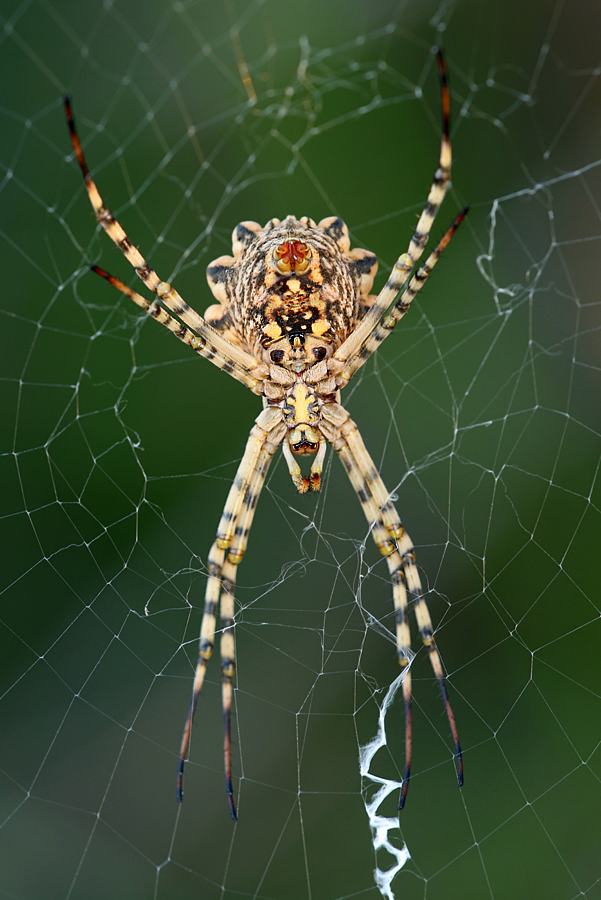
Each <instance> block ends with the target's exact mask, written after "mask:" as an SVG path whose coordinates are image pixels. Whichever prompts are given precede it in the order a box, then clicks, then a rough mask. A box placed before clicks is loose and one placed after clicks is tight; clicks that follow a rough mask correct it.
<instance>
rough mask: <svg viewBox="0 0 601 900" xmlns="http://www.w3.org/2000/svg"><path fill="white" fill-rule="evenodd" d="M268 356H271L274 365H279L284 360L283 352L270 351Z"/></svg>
mask: <svg viewBox="0 0 601 900" xmlns="http://www.w3.org/2000/svg"><path fill="white" fill-rule="evenodd" d="M269 355H270V356H271V360H272V362H274V363H279V362H281V361H282V360H283V359H284V351H283V350H272V351H271V353H270V354H269Z"/></svg>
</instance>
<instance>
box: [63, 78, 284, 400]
mask: <svg viewBox="0 0 601 900" xmlns="http://www.w3.org/2000/svg"><path fill="white" fill-rule="evenodd" d="M64 105H65V115H66V118H67V125H68V127H69V134H70V136H71V143H72V145H73V150H74V151H75V156H76V158H77V162H78V163H79V167H80V169H81V173H82V175H83V178H84V182H85V186H86V191H87V193H88V198H89V200H90V203H91V205H92V209H93V210H94V214H95V216H96V219H97V220H98V222H99V223H100V225H101V226H102V228H103V229H104V231H105V232H106V233H107V235H108V236H109V238H110V239H111V240H112V241H113V243H114V244H116V246H117V247H118V248H119V250H121V252H122V253H123V255H124V256H125V258H126V259H127V261H128V263H129V264H130V265H131V266H132V267H133V268H134V269H135V271H136V274H137V275H138V277H139V278H140V279H141V280H142V281H143V282H144V284H145V285H146V287H147V288H148V289H149V290H150V291H152V293H153V294H154V295H155V296H156V297H157V298H158V300H159V301H160V303H162V304H163V306H165V307H167V309H169V310H170V311H171V312H172V313H173V315H174V316H176V317H177V318H178V319H181V320H182V322H183V323H184V324H185V325H187V326H188V328H189V329H191V330H192V331H193V332H194V333H195V334H196V335H197V341H198V348H194V349H197V352H198V353H200V355H201V356H204V357H205V358H206V359H208V360H210V362H212V363H213V364H214V365H216V366H218V368H220V369H223V370H224V371H225V372H227V373H228V374H229V375H232V376H233V377H234V378H236V379H237V380H238V381H241V382H242V383H243V384H245V385H246V386H247V387H249V388H250V389H251V390H252V391H254V392H255V393H257V394H261V393H262V382H263V381H264V380H265V378H267V376H268V369H267V367H266V366H265V365H263V364H262V363H261V362H259V360H257V359H255V358H254V357H253V356H251V354H250V353H247V352H246V351H245V350H243V349H242V348H241V347H236V346H235V345H234V344H232V343H231V342H230V341H228V340H226V338H224V337H223V336H222V335H220V334H219V333H218V332H217V331H215V329H214V328H211V326H210V325H209V324H208V323H207V322H205V320H204V319H203V317H202V316H201V315H199V314H198V313H197V312H196V311H195V310H193V309H192V308H191V307H189V306H188V304H187V303H186V302H185V300H184V299H183V298H182V297H180V295H179V294H178V292H177V291H176V290H175V288H173V287H172V286H171V285H170V284H168V283H167V282H165V281H161V280H160V278H159V276H158V275H157V273H156V272H155V271H154V269H152V268H151V267H150V265H149V264H148V262H147V261H146V260H145V259H144V257H143V256H142V254H141V253H140V251H139V250H138V249H137V247H134V245H133V244H132V243H131V241H130V239H129V238H128V236H127V234H126V233H125V231H124V230H123V228H122V227H121V225H120V224H119V222H118V221H117V220H116V219H115V217H114V216H113V214H112V212H111V211H110V210H109V209H107V207H106V206H105V205H104V201H103V199H102V197H101V196H100V193H99V191H98V188H97V187H96V184H95V183H94V181H93V179H92V177H91V175H90V172H89V169H88V166H87V163H86V160H85V157H84V154H83V150H82V147H81V142H80V140H79V136H78V134H77V130H76V128H75V122H74V119H73V112H72V109H71V101H70V98H69V97H68V96H67V95H65V98H64ZM98 274H102V276H103V277H104V278H107V280H108V281H109V282H110V283H111V284H113V285H114V286H115V287H117V288H118V290H120V291H121V292H122V293H124V294H126V296H128V297H130V299H132V300H134V302H135V303H137V304H138V305H139V306H142V308H144V309H146V312H148V313H149V314H150V315H153V312H152V310H153V309H159V308H161V307H159V305H158V304H157V302H156V301H155V303H154V304H148V305H147V306H145V305H144V302H142V303H140V302H139V300H138V299H136V298H137V297H139V294H135V292H133V294H134V295H135V296H134V295H132V293H130V292H129V289H126V290H123V288H122V284H123V283H122V282H119V281H118V280H117V279H113V278H112V276H110V277H109V276H107V274H106V273H104V272H103V271H102V270H100V271H99V273H98ZM140 299H141V300H143V298H140ZM154 317H155V318H159V317H158V316H157V315H156V314H154ZM159 321H161V319H160V318H159ZM163 324H166V322H165V321H163ZM168 327H169V326H168ZM170 330H171V331H174V329H173V328H170ZM187 343H188V342H187Z"/></svg>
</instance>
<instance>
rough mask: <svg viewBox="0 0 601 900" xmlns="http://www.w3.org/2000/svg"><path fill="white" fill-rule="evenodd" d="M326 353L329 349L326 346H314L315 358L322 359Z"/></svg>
mask: <svg viewBox="0 0 601 900" xmlns="http://www.w3.org/2000/svg"><path fill="white" fill-rule="evenodd" d="M326 353H327V350H326V348H325V347H313V356H314V357H315V359H318V360H320V361H321V360H322V359H324V357H325V355H326Z"/></svg>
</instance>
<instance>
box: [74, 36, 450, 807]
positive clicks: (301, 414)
mask: <svg viewBox="0 0 601 900" xmlns="http://www.w3.org/2000/svg"><path fill="white" fill-rule="evenodd" d="M437 60H438V70H439V74H440V84H441V100H442V140H441V148H440V161H439V166H438V168H437V170H436V172H435V175H434V180H433V182H432V185H431V187H430V191H429V194H428V198H427V201H426V204H425V207H424V209H423V211H422V213H421V216H420V218H419V221H418V223H417V227H416V230H415V232H414V234H413V236H412V238H411V240H410V243H409V247H408V249H407V251H406V252H405V253H403V254H402V255H401V256H399V258H398V260H397V262H396V263H395V265H394V268H393V269H392V272H391V273H390V276H389V278H388V280H387V281H386V284H385V285H384V287H383V288H382V290H381V291H380V293H379V294H378V295H377V296H374V295H372V294H370V290H371V288H372V285H373V280H374V276H375V274H376V269H377V265H378V264H377V260H376V257H375V256H374V255H373V253H370V252H368V251H367V250H359V249H351V247H350V241H349V236H348V230H347V228H346V225H345V224H344V222H342V220H341V219H339V218H338V217H335V216H333V217H330V218H326V219H322V220H321V221H320V222H318V223H317V224H316V223H315V222H314V221H313V220H312V219H310V218H308V217H303V218H300V219H297V218H295V217H294V216H287V217H286V218H285V219H283V220H282V221H280V220H279V219H271V220H270V221H269V222H268V223H267V224H266V225H265V227H261V226H260V225H259V224H257V222H242V223H241V224H239V225H237V226H236V228H235V229H234V233H233V256H222V257H220V258H219V259H217V260H215V261H214V262H212V263H211V264H210V265H209V267H208V269H207V278H208V282H209V286H210V288H211V291H212V292H213V295H214V298H215V300H216V301H217V302H216V303H214V304H213V305H212V306H210V307H209V308H208V309H207V311H206V313H205V316H204V318H203V317H202V316H200V315H199V314H198V313H197V312H195V311H194V310H193V309H191V308H190V307H189V306H188V305H187V304H186V303H185V301H184V300H183V299H182V298H181V297H180V295H179V294H178V293H177V291H176V290H175V288H173V287H172V286H171V285H170V284H168V283H166V282H164V281H161V280H160V278H159V277H158V275H157V274H156V272H155V271H154V270H153V269H152V268H151V267H150V265H149V264H148V263H147V262H146V260H145V259H144V257H143V256H142V255H141V254H140V252H139V251H138V250H137V249H136V247H134V246H133V244H132V243H131V241H130V240H129V238H128V237H127V235H126V233H125V231H124V230H123V228H122V227H121V225H120V224H119V223H118V222H117V221H116V219H115V218H114V216H113V215H112V213H111V212H110V211H109V210H108V209H107V208H106V206H105V205H104V202H103V200H102V197H101V196H100V194H99V192H98V189H97V187H96V185H95V184H94V181H93V180H92V178H91V177H90V173H89V171H88V167H87V165H86V161H85V158H84V155H83V151H82V149H81V144H80V141H79V138H78V135H77V132H76V129H75V124H74V121H73V114H72V111H71V104H70V100H69V98H68V97H65V100H64V103H65V112H66V117H67V122H68V126H69V131H70V134H71V141H72V144H73V149H74V151H75V156H76V158H77V161H78V162H79V166H80V168H81V171H82V173H83V176H84V179H85V185H86V190H87V193H88V197H89V199H90V203H91V204H92V207H93V209H94V213H95V214H96V218H97V220H98V222H99V223H100V225H101V226H102V228H103V229H104V230H105V232H106V233H107V235H108V236H109V238H111V240H112V241H114V243H115V244H116V245H117V247H119V249H120V250H121V251H122V253H123V255H124V256H125V258H126V259H127V261H128V262H129V263H130V264H131V265H132V266H133V267H134V269H135V271H136V273H137V274H138V276H139V277H140V279H141V280H142V282H143V283H144V285H145V286H146V287H147V288H148V289H149V291H150V292H151V293H152V294H153V295H154V296H153V299H152V300H147V299H146V298H145V297H143V296H141V295H140V294H138V293H137V292H136V291H134V290H132V289H131V288H130V287H128V286H127V285H126V284H124V283H123V282H121V281H120V280H119V279H117V278H115V277H114V276H112V275H109V274H108V273H107V272H105V271H103V270H102V269H100V268H98V267H97V266H92V269H93V270H94V271H95V272H96V273H97V274H99V275H101V276H102V277H104V278H105V279H106V280H107V281H108V282H110V284H112V285H113V286H114V287H115V288H117V289H118V290H119V291H121V293H123V294H125V295H126V296H127V297H129V298H130V299H131V300H133V301H134V303H136V304H138V306H140V307H141V308H142V309H144V310H145V311H146V312H147V313H148V315H149V316H151V317H152V318H154V319H156V320H157V321H158V322H160V323H161V324H163V325H165V326H166V327H167V328H168V329H169V330H170V331H172V332H173V334H175V335H176V337H178V338H179V339H180V340H181V341H183V342H184V343H185V344H187V345H188V346H189V347H191V348H192V349H193V350H195V351H196V353H198V354H199V355H200V356H202V357H205V358H206V359H209V360H210V361H211V362H212V363H214V365H216V366H218V367H219V368H220V369H222V370H223V371H224V372H227V373H228V374H229V375H231V376H232V377H233V378H236V379H237V380H238V381H240V382H242V384H244V385H246V387H248V388H250V390H251V391H253V393H255V394H258V395H260V396H261V397H262V400H263V410H262V412H261V413H260V414H259V415H258V416H257V418H256V420H255V424H254V426H253V428H252V429H251V432H250V436H249V438H248V443H247V445H246V449H245V451H244V456H243V457H242V461H241V463H240V466H239V468H238V471H237V473H236V477H235V479H234V482H233V484H232V486H231V488H230V492H229V494H228V497H227V501H226V504H225V508H224V510H223V514H222V516H221V521H220V522H219V528H218V530H217V537H216V539H215V542H214V544H213V546H212V547H211V549H210V552H209V557H208V581H207V587H206V598H205V605H204V613H203V618H202V625H201V635H200V645H199V652H198V663H197V666H196V672H195V677H194V685H193V689H192V699H191V703H190V708H189V711H188V716H187V719H186V722H185V725H184V732H183V737H182V742H181V749H180V754H179V767H178V783H177V794H178V798H179V799H180V800H181V799H182V779H183V770H184V761H185V758H186V756H187V752H188V744H189V740H190V731H191V728H192V720H193V718H194V712H195V709H196V705H197V702H198V697H199V694H200V691H201V689H202V685H203V681H204V677H205V672H206V668H207V663H208V661H209V658H210V656H211V653H212V651H213V645H214V642H215V634H216V630H217V614H218V613H219V616H220V626H219V634H220V644H221V673H222V699H223V718H224V765H225V777H226V789H227V797H228V803H229V809H230V813H231V816H232V818H233V819H234V820H235V819H236V817H237V815H236V807H235V803H234V792H233V786H232V774H231V742H230V712H231V704H232V683H233V678H234V671H235V647H234V585H235V581H236V573H237V569H238V566H239V564H240V562H241V561H242V557H243V556H244V551H245V550H246V544H247V540H248V533H249V530H250V527H251V523H252V519H253V515H254V511H255V507H256V504H257V500H258V499H259V494H260V492H261V488H262V486H263V483H264V480H265V477H266V474H267V469H268V467H269V464H270V462H271V460H272V458H273V455H274V453H275V451H276V450H277V448H278V447H280V446H281V447H282V451H283V454H284V458H285V460H286V464H287V466H288V470H289V472H290V476H291V478H292V481H293V483H294V485H295V487H296V488H297V490H298V491H299V492H300V493H305V492H310V491H318V490H319V488H320V479H321V471H322V465H323V460H324V455H325V452H326V447H327V444H328V443H330V444H331V445H332V447H333V448H334V450H335V451H336V453H337V454H338V456H339V457H340V460H341V462H342V465H343V466H344V468H345V470H346V473H347V475H348V477H349V480H350V482H351V484H352V486H353V488H354V490H355V492H356V494H357V497H358V498H359V502H360V503H361V506H362V508H363V512H364V513H365V517H366V519H367V522H368V523H369V528H370V530H371V534H372V536H373V539H374V541H375V543H376V545H377V547H378V549H379V550H380V552H381V553H382V554H383V556H384V557H385V558H386V562H387V565H388V570H389V573H390V580H391V582H392V595H393V601H394V609H395V618H396V644H397V654H398V660H399V663H400V665H401V666H402V667H403V668H404V669H405V678H404V680H403V696H404V708H405V767H404V773H403V783H402V788H401V795H400V800H399V809H400V808H402V806H403V804H404V802H405V798H406V795H407V788H408V786H409V777H410V772H411V675H410V667H409V663H410V659H411V655H412V654H411V650H410V642H411V638H410V632H409V621H408V609H409V606H410V605H411V606H412V607H413V611H414V613H415V618H416V620H417V626H418V628H419V632H420V636H421V639H422V641H423V643H424V645H425V646H426V648H427V650H428V653H429V657H430V662H431V664H432V669H433V671H434V674H435V676H436V679H437V681H438V684H439V686H440V691H441V694H442V698H443V702H444V705H445V709H446V714H447V718H448V721H449V725H450V729H451V735H452V739H453V744H454V755H455V760H456V765H457V777H458V782H459V785H461V784H462V783H463V764H462V757H461V748H460V745H459V738H458V735H457V728H456V726H455V718H454V715H453V711H452V709H451V704H450V702H449V697H448V693H447V688H446V682H445V676H444V673H443V669H442V664H441V660H440V656H439V653H438V649H437V647H436V642H435V640H434V632H433V628H432V622H431V619H430V614H429V612H428V607H427V605H426V600H425V597H424V594H423V590H422V586H421V582H420V577H419V573H418V570H417V568H416V565H415V560H414V550H413V544H412V542H411V540H410V538H409V535H408V534H407V532H406V531H405V529H404V528H403V525H402V524H401V520H400V518H399V515H398V513H397V511H396V509H395V506H394V504H393V502H392V500H391V497H390V494H389V493H388V491H387V490H386V488H385V486H384V483H383V481H382V479H381V478H380V475H379V474H378V471H377V469H376V467H375V465H374V463H373V461H372V459H371V457H370V455H369V453H368V452H367V450H366V448H365V445H364V443H363V440H362V438H361V435H360V434H359V431H358V429H357V426H356V425H355V423H354V422H353V420H352V419H351V417H350V416H349V414H348V412H347V411H346V410H345V409H344V407H343V406H341V404H340V390H341V388H343V387H344V386H345V385H346V384H347V383H348V381H349V379H350V378H351V377H352V376H353V375H354V374H355V372H357V370H358V369H359V368H360V367H361V366H362V365H363V364H364V363H365V362H366V360H367V359H368V358H369V357H370V356H371V354H372V353H373V352H374V351H375V350H376V349H377V348H378V347H379V345H380V344H381V343H382V341H383V340H384V338H386V337H387V335H389V334H390V333H391V331H392V330H393V328H394V327H395V325H396V324H397V323H398V321H399V320H400V319H401V318H402V317H403V316H404V315H405V313H406V312H407V310H408V308H409V306H410V304H411V302H412V300H413V298H414V297H415V295H416V294H417V292H418V291H419V290H420V288H421V287H422V286H423V285H424V283H425V281H426V279H427V278H428V276H429V275H430V273H431V271H432V269H433V268H434V266H435V264H436V262H437V260H438V258H439V257H440V254H441V253H442V251H443V250H444V248H445V247H446V246H447V244H448V243H449V241H450V240H451V238H452V236H453V234H454V233H455V230H456V229H457V228H458V226H459V224H460V222H461V220H462V219H463V217H464V215H465V213H466V211H467V210H466V209H464V210H462V211H461V212H460V213H459V215H458V216H457V217H456V218H455V220H454V222H453V223H452V225H451V226H450V228H449V229H448V230H447V231H446V232H445V234H444V235H443V237H442V239H441V240H440V242H439V243H438V245H437V246H436V248H435V249H434V251H433V252H432V253H431V255H430V256H429V257H428V259H427V260H426V262H425V263H424V264H423V265H422V266H421V267H419V268H417V262H418V260H419V258H420V257H421V255H422V253H423V250H424V247H425V245H426V242H427V240H428V236H429V233H430V230H431V228H432V224H433V222H434V219H435V217H436V214H437V212H438V210H439V208H440V205H441V203H442V201H443V199H444V197H445V194H446V192H447V189H448V186H449V180H450V174H451V143H450V139H449V108H450V98H449V89H448V85H447V77H446V69H445V63H444V59H443V56H442V53H441V52H440V51H437ZM399 294H400V298H399ZM303 456H308V457H311V459H312V461H311V464H310V467H308V468H309V473H308V475H303V473H302V470H301V466H300V465H299V462H298V460H299V458H302V457H303Z"/></svg>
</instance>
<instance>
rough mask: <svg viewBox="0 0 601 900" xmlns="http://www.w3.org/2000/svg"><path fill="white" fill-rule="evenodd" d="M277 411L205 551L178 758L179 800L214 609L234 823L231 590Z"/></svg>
mask: <svg viewBox="0 0 601 900" xmlns="http://www.w3.org/2000/svg"><path fill="white" fill-rule="evenodd" d="M281 419H282V414H281V411H280V410H279V409H277V408H273V407H270V408H268V409H265V410H263V412H262V413H261V414H260V415H259V416H258V417H257V420H256V424H255V425H254V427H253V428H252V430H251V433H250V436H249V439H248V442H247V445H246V450H245V452H244V456H243V457H242V461H241V463H240V465H239V467H238V471H237V473H236V477H235V479H234V483H233V484H232V487H231V488H230V492H229V494H228V498H227V501H226V504H225V508H224V511H223V515H222V517H221V521H220V523H219V528H218V532H217V539H216V540H215V542H214V544H213V545H212V547H211V550H210V551H209V559H208V570H209V575H208V580H207V588H206V595H205V607H204V613H203V617H202V624H201V630H200V642H199V647H198V662H197V664H196V671H195V675H194V684H193V687H192V698H191V701H190V707H189V710H188V715H187V717H186V722H185V725H184V731H183V735H182V742H181V747H180V754H179V765H178V777H177V796H178V799H179V801H180V802H181V801H182V799H183V775H184V763H185V759H186V755H187V752H188V746H189V743H190V733H191V730H192V722H193V720H194V713H195V711H196V706H197V704H198V697H199V695H200V691H201V689H202V686H203V683H204V677H205V673H206V668H207V664H208V661H209V659H210V657H211V654H212V652H213V645H214V642H215V628H216V617H217V608H218V607H219V609H220V616H221V677H222V705H223V729H224V744H223V754H224V769H225V779H226V791H227V798H228V805H229V809H230V815H231V817H232V819H233V820H234V821H236V819H237V815H236V807H235V803H234V792H233V786H232V773H231V729H230V721H231V705H232V680H233V677H234V673H235V666H236V656H235V643H234V587H235V583H236V572H237V568H238V565H239V564H240V562H241V561H242V558H243V556H244V552H245V550H246V545H247V543H248V533H249V531H250V527H251V525H252V520H253V516H254V512H255V509H256V505H257V501H258V499H259V495H260V493H261V489H262V487H263V483H264V481H265V477H266V475H267V470H268V468H269V464H270V462H271V460H272V458H273V454H274V453H275V451H276V449H277V447H278V445H279V444H280V443H281V441H282V438H283V437H284V434H285V432H286V428H285V426H284V425H283V423H282V421H281Z"/></svg>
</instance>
